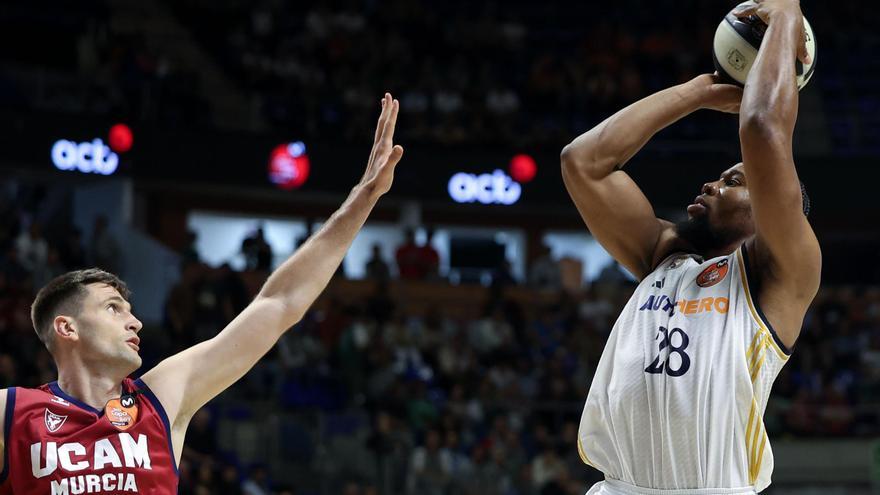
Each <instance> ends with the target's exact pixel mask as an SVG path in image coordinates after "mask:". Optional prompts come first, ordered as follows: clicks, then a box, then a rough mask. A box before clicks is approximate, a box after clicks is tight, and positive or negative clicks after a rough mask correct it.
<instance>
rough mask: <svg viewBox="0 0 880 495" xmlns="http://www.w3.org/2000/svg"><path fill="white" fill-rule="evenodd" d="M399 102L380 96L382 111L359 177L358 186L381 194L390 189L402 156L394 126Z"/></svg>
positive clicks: (386, 95) (401, 148)
mask: <svg viewBox="0 0 880 495" xmlns="http://www.w3.org/2000/svg"><path fill="white" fill-rule="evenodd" d="M399 109H400V103H399V102H398V101H397V100H395V99H392V98H391V95H390V94H389V93H385V97H384V98H382V113H381V114H380V115H379V123H378V124H376V138H375V140H374V141H373V149H372V151H371V152H370V160H369V161H368V162H367V170H366V172H364V176H363V177H362V178H361V181H360V184H359V185H360V186H361V187H363V188H365V189H367V190H370V191H372V192H374V193H375V194H376V195H378V196H381V195H382V194H385V193H386V192H388V190H389V189H391V182H392V181H393V180H394V167H395V166H396V165H397V162H399V161H400V158H401V157H402V156H403V147H402V146H400V145H395V144H394V142H393V139H394V126H395V125H396V124H397V112H398V110H399Z"/></svg>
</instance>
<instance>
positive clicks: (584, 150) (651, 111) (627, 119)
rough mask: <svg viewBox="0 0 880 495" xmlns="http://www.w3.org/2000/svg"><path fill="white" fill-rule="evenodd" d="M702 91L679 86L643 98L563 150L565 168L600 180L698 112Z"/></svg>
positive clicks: (683, 85)
mask: <svg viewBox="0 0 880 495" xmlns="http://www.w3.org/2000/svg"><path fill="white" fill-rule="evenodd" d="M700 96H701V95H700V89H699V88H698V87H696V86H694V85H693V84H691V83H684V84H679V85H677V86H673V87H671V88H668V89H664V90H663V91H659V92H657V93H654V94H652V95H651V96H648V97H646V98H643V99H641V100H639V101H637V102H635V103H633V104H632V105H629V106H628V107H626V108H624V109H623V110H620V111H619V112H617V113H615V114H614V115H612V116H611V117H609V118H607V119H605V120H604V121H603V122H602V123H601V124H599V125H597V126H596V127H594V128H592V129H590V130H589V131H587V132H586V133H584V134H581V135H580V136H578V137H577V138H576V139H575V140H574V141H572V142H571V143H569V144H568V145H567V146H566V147H565V148H564V149H563V150H562V163H563V167H565V168H569V169H577V170H578V171H579V172H581V173H587V174H589V175H590V176H591V177H593V178H595V179H600V178H602V177H604V176H606V175H608V174H610V173H611V172H613V171H614V170H615V169H616V168H617V167H619V166H621V165H623V164H624V163H626V162H627V161H628V160H629V159H630V158H632V157H633V155H635V154H636V153H637V152H638V151H639V150H640V149H642V147H643V146H644V145H645V143H647V142H648V140H649V139H651V137H652V136H654V134H656V133H657V132H658V131H660V130H661V129H663V128H665V127H667V126H669V125H670V124H672V123H674V122H676V121H677V120H679V119H681V118H682V117H684V116H686V115H688V114H690V113H692V112H694V111H696V110H698V109H699V108H700V104H701V102H702V100H701V97H700Z"/></svg>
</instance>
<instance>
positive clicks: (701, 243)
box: [675, 215, 737, 255]
mask: <svg viewBox="0 0 880 495" xmlns="http://www.w3.org/2000/svg"><path fill="white" fill-rule="evenodd" d="M675 231H676V233H678V236H679V237H680V238H681V239H682V240H684V241H686V242H687V243H688V244H690V245H691V246H693V248H694V251H695V252H696V253H697V254H700V255H705V254H706V253H709V252H711V251H715V250H718V249H722V248H724V247H726V246H729V245H730V244H731V243H733V242H734V241H735V240H736V238H737V236H736V235H735V234H734V233H733V232H724V231H721V230H718V229H715V228H713V227H712V225H711V224H710V223H709V217H708V215H700V216H697V217H692V218H688V219H686V220H682V221H680V222H678V223H676V224H675Z"/></svg>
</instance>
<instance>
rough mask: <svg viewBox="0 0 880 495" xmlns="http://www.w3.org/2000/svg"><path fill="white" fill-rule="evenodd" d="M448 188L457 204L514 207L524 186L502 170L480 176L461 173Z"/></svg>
mask: <svg viewBox="0 0 880 495" xmlns="http://www.w3.org/2000/svg"><path fill="white" fill-rule="evenodd" d="M447 188H448V190H449V196H450V197H451V198H452V200H453V201H455V202H456V203H474V202H478V203H482V204H484V205H489V204H499V205H512V204H514V203H516V202H517V201H518V200H519V197H520V195H521V194H522V186H520V185H519V183H518V182H516V181H515V180H513V178H511V177H510V176H508V175H507V174H505V173H504V172H502V171H501V170H495V171H494V172H492V173H491V174H480V175H477V174H468V173H465V172H459V173H457V174H455V175H453V176H452V178H451V179H449V185H448V187H447Z"/></svg>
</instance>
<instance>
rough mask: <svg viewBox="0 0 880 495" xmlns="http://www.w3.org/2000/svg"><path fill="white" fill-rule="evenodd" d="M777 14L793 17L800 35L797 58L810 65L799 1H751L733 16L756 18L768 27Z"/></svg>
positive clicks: (810, 60)
mask: <svg viewBox="0 0 880 495" xmlns="http://www.w3.org/2000/svg"><path fill="white" fill-rule="evenodd" d="M777 14H791V15H792V16H793V18H794V20H795V22H796V23H797V24H798V33H800V38H799V39H798V49H797V58H798V60H800V61H801V62H802V63H804V64H810V63H811V62H812V59H811V58H810V54H809V53H807V39H806V34H807V32H806V30H805V29H804V14H803V13H802V12H801V3H800V1H799V0H751V2H749V3H748V4H744V5H741V6H740V7H738V8H737V9H736V10H735V11H734V12H733V15H735V16H736V17H738V18H739V19H746V18H748V17H750V16H757V17H758V18H760V19H761V20H762V21H763V22H764V24H766V25H768V26H769V25H770V22H771V20H772V18H773V17H774V16H775V15H777Z"/></svg>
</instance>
